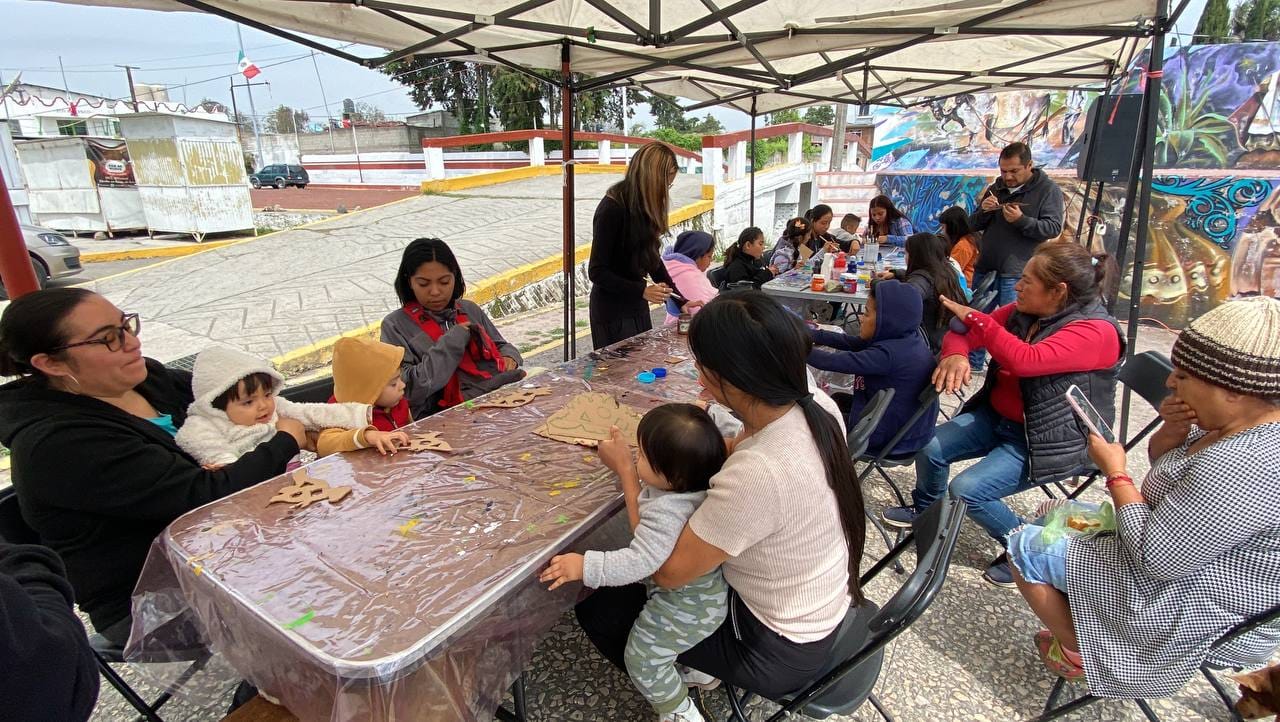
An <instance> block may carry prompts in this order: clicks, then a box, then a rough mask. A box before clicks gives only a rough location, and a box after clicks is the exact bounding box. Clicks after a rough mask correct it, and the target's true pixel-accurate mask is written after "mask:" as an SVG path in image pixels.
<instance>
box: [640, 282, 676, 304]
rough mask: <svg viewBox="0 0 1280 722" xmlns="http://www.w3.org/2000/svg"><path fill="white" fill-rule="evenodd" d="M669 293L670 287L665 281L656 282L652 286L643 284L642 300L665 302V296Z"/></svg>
mask: <svg viewBox="0 0 1280 722" xmlns="http://www.w3.org/2000/svg"><path fill="white" fill-rule="evenodd" d="M670 295H671V287H670V286H668V285H667V284H665V283H657V284H654V285H652V286H645V289H644V300H646V301H648V302H649V303H666V302H667V297H668V296H670Z"/></svg>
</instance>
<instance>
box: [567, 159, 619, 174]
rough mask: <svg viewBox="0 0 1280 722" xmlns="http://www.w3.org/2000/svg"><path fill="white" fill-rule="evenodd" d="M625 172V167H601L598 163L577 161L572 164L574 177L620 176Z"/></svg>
mask: <svg viewBox="0 0 1280 722" xmlns="http://www.w3.org/2000/svg"><path fill="white" fill-rule="evenodd" d="M626 172H627V167H626V166H625V165H602V164H600V163H587V162H585V161H579V162H577V163H574V164H573V174H574V175H582V174H586V175H600V174H601V173H615V174H617V175H622V174H623V173H626Z"/></svg>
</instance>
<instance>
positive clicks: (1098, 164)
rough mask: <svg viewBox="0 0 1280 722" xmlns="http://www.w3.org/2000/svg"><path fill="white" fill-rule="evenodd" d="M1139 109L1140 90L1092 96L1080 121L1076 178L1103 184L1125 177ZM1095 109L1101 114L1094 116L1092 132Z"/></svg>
mask: <svg viewBox="0 0 1280 722" xmlns="http://www.w3.org/2000/svg"><path fill="white" fill-rule="evenodd" d="M1104 101H1105V102H1104ZM1117 106H1118V107H1117ZM1141 110H1142V95H1141V94H1140V93H1130V94H1126V95H1111V96H1107V97H1105V98H1104V97H1099V98H1095V99H1094V101H1093V103H1092V104H1091V105H1090V106H1089V115H1088V117H1087V118H1086V119H1085V122H1084V135H1083V136H1081V141H1082V142H1081V146H1080V158H1079V159H1078V161H1077V162H1076V178H1079V179H1080V180H1085V181H1104V182H1106V183H1115V182H1120V181H1127V180H1129V171H1130V170H1132V169H1133V155H1134V152H1135V151H1136V150H1137V143H1138V116H1139V115H1141V114H1142V113H1141ZM1099 112H1101V113H1102V117H1101V118H1099V119H1098V121H1097V122H1098V126H1097V132H1096V133H1094V125H1093V124H1094V118H1095V117H1096V116H1095V114H1096V113H1099Z"/></svg>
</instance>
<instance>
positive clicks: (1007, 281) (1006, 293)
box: [969, 276, 1019, 371]
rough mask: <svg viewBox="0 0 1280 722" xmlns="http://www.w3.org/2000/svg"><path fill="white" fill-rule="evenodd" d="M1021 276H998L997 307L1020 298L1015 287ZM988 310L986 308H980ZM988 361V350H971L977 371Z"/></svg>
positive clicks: (970, 356) (972, 363) (973, 363)
mask: <svg viewBox="0 0 1280 722" xmlns="http://www.w3.org/2000/svg"><path fill="white" fill-rule="evenodd" d="M1018 278H1019V276H997V277H996V289H997V290H996V307H997V308H999V307H1000V306H1007V305H1009V304H1011V303H1013V302H1014V301H1016V300H1017V299H1018V293H1017V291H1014V290H1013V287H1014V286H1015V285H1016V284H1017V283H1018ZM978 310H979V311H986V310H987V309H985V308H980V309H978ZM986 363H987V352H986V351H983V350H981V349H979V350H977V351H970V352H969V366H971V367H972V368H973V369H974V370H975V371H976V370H977V369H980V368H982V367H983V366H985V365H986Z"/></svg>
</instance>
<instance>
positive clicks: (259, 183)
mask: <svg viewBox="0 0 1280 722" xmlns="http://www.w3.org/2000/svg"><path fill="white" fill-rule="evenodd" d="M310 182H311V177H310V176H308V175H307V169H306V168H303V167H302V166H300V165H268V166H263V168H262V170H260V171H258V172H257V173H250V174H249V184H250V185H252V186H253V187H254V188H261V187H263V186H275V187H276V188H284V187H285V186H298V187H299V188H306V187H307V184H308V183H310Z"/></svg>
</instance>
